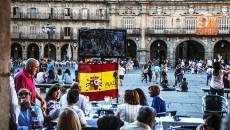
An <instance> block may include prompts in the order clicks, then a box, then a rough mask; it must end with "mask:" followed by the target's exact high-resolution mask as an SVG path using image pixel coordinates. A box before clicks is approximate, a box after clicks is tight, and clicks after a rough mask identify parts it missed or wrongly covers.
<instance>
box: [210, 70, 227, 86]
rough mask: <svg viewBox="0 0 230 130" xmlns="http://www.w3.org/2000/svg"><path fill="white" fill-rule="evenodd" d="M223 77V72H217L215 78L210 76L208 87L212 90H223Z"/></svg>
mask: <svg viewBox="0 0 230 130" xmlns="http://www.w3.org/2000/svg"><path fill="white" fill-rule="evenodd" d="M223 75H224V74H223V70H219V75H217V76H215V75H212V79H211V82H210V87H212V88H214V89H223V88H224V82H223Z"/></svg>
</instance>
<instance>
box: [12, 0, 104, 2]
mask: <svg viewBox="0 0 230 130" xmlns="http://www.w3.org/2000/svg"><path fill="white" fill-rule="evenodd" d="M11 1H12V2H86V0H11ZM87 2H106V1H105V0H87Z"/></svg>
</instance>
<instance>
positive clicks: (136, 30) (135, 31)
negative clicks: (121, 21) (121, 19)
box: [117, 28, 141, 34]
mask: <svg viewBox="0 0 230 130" xmlns="http://www.w3.org/2000/svg"><path fill="white" fill-rule="evenodd" d="M117 29H126V32H127V34H141V29H140V28H129V29H127V28H117Z"/></svg>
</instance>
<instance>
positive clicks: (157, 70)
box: [154, 64, 160, 84]
mask: <svg viewBox="0 0 230 130" xmlns="http://www.w3.org/2000/svg"><path fill="white" fill-rule="evenodd" d="M154 72H155V76H156V84H158V78H159V76H160V67H159V66H158V64H156V66H155V69H154Z"/></svg>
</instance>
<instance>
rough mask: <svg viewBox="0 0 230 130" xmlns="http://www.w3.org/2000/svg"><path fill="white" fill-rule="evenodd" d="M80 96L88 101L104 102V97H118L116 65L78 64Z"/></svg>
mask: <svg viewBox="0 0 230 130" xmlns="http://www.w3.org/2000/svg"><path fill="white" fill-rule="evenodd" d="M78 71H79V82H80V84H81V94H83V95H85V96H89V100H90V101H100V100H104V97H105V96H109V97H112V98H116V97H117V96H118V64H117V63H106V64H83V63H81V64H79V70H78Z"/></svg>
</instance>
